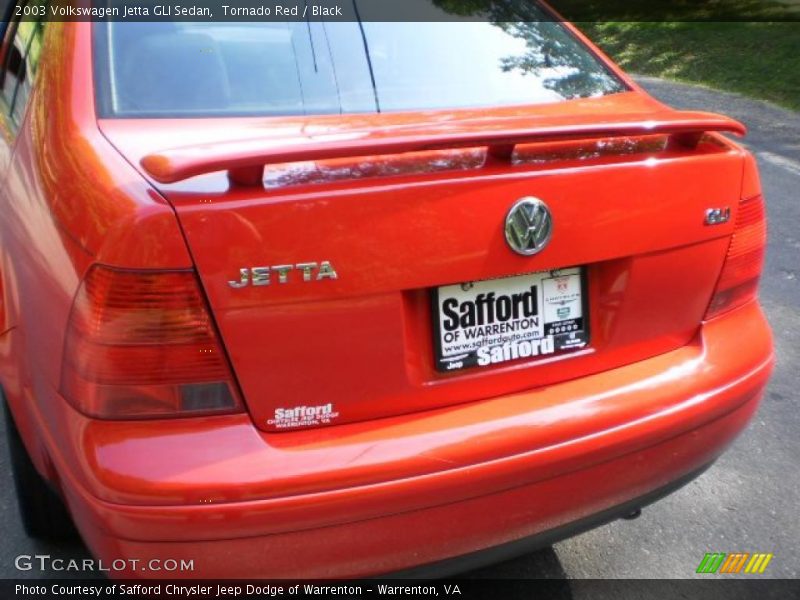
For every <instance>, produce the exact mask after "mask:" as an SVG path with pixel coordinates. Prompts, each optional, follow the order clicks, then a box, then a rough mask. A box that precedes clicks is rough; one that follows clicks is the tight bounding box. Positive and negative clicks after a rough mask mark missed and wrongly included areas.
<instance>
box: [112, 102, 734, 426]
mask: <svg viewBox="0 0 800 600" xmlns="http://www.w3.org/2000/svg"><path fill="white" fill-rule="evenodd" d="M101 127H102V129H103V131H104V133H105V134H106V135H107V136H108V137H109V139H110V140H111V141H112V142H113V143H114V144H115V145H116V146H117V147H118V148H119V149H120V151H121V152H122V153H123V154H124V155H125V156H126V157H128V159H129V160H130V161H131V162H132V163H133V164H135V165H137V167H138V168H140V170H141V172H142V173H143V175H144V176H146V177H148V178H149V179H150V180H151V181H152V182H153V184H154V185H155V186H156V187H157V188H158V189H159V190H160V191H161V192H162V193H163V194H164V195H165V196H166V197H167V198H168V199H169V200H170V201H171V202H172V204H173V206H174V207H175V210H176V212H177V215H178V219H179V221H180V223H181V226H182V228H183V231H184V235H185V237H186V241H187V244H188V247H189V249H190V251H191V253H192V255H193V258H194V260H195V263H196V267H197V270H198V273H199V275H200V278H201V281H202V283H203V286H204V288H205V291H206V293H207V295H208V299H209V302H210V305H211V307H212V309H213V311H214V315H215V318H216V320H217V324H218V326H219V329H220V333H221V336H222V338H223V340H224V343H225V346H226V348H227V351H228V353H229V356H230V358H231V362H232V364H233V368H234V370H235V372H236V375H237V378H238V380H239V383H240V385H241V387H242V391H243V395H244V397H245V400H246V403H247V406H248V408H249V410H250V413H251V415H252V416H253V419H254V422H255V423H256V424H257V425H258V426H259V427H261V428H263V429H265V430H281V429H285V428H287V427H295V426H300V427H306V426H318V425H326V424H336V423H344V422H351V421H358V420H365V419H372V418H379V417H388V416H392V415H397V414H402V413H407V412H412V411H419V410H430V409H435V408H441V407H444V406H447V405H450V404H454V403H460V402H468V401H472V400H476V399H481V398H487V397H492V396H499V395H502V394H508V393H511V392H515V391H519V390H523V389H529V388H531V387H536V386H546V385H550V384H553V383H556V382H559V381H564V380H567V379H574V378H578V377H581V376H584V375H587V374H590V373H594V372H598V371H602V370H607V369H611V368H613V367H615V366H619V365H622V364H626V363H630V362H634V361H636V360H641V359H643V358H645V357H648V356H653V355H655V354H659V353H663V352H666V351H669V350H672V349H674V348H676V347H678V346H680V345H684V344H686V343H688V342H690V340H691V339H692V337H693V335H694V334H695V332H696V330H697V327H698V325H699V323H700V322H701V320H702V318H703V314H704V312H705V309H706V307H707V306H708V302H709V299H710V297H711V295H712V292H713V289H714V285H715V283H716V280H717V278H718V276H719V272H720V269H721V266H722V263H723V261H724V258H725V252H726V250H727V246H728V239H729V237H730V234H731V227H732V224H731V223H722V224H720V225H718V226H715V227H709V226H707V225H706V224H705V221H704V217H705V212H706V211H707V210H709V209H713V208H721V207H726V206H729V207H732V208H733V209H734V210H735V207H736V204H737V201H738V196H739V194H740V191H741V190H740V188H741V175H742V158H741V154H740V152H739V151H738V150H736V149H734V148H732V147H731V146H730V145H727V144H726V143H724V142H723V141H722V140H721V139H720V138H718V137H716V136H709V135H706V132H708V131H714V130H723V131H732V132H737V133H742V132H743V128H742V127H741V125H739V124H737V123H735V122H734V121H731V120H729V119H725V118H724V117H718V116H715V115H706V114H697V113H680V112H677V111H669V110H668V109H665V108H664V107H663V106H661V105H659V104H657V103H655V101H652V100H650V99H649V98H646V97H645V96H643V95H641V94H638V93H625V94H619V95H616V96H609V97H605V98H597V99H587V100H579V101H574V102H569V103H565V104H560V105H553V106H543V107H536V108H511V109H509V108H506V109H497V110H491V111H474V110H473V111H455V112H454V111H436V112H428V113H404V114H395V115H369V116H352V117H343V116H337V117H303V118H296V117H295V118H284V119H277V118H272V119H234V120H231V119H227V120H225V119H219V120H181V121H126V120H104V121H102V122H101ZM265 165H267V169H266V172H265V171H264V166H265ZM526 197H535V198H538V199H541V200H543V201H544V202H545V203H546V205H547V206H548V207H549V210H550V213H551V218H552V224H553V233H552V239H551V240H550V243H549V244H548V245H547V247H546V248H545V249H544V250H542V251H541V252H539V253H538V254H536V255H534V256H523V255H521V254H519V253H516V252H514V251H512V250H511V248H510V247H509V242H508V241H507V239H506V236H505V229H504V228H505V222H506V218H507V215H508V213H509V210H510V209H511V208H512V206H513V205H514V204H515V203H517V202H518V201H519V200H520V199H521V198H526ZM569 268H572V269H579V270H577V271H576V270H566V269H569ZM542 272H544V273H547V276H546V277H545V276H536V277H538V279H535V285H536V286H543V285H544V284H543V283H542V279H545V278H547V279H554V278H559V277H560V278H569V277H570V276H571V275H572V274H575V275H576V276H577V277H578V278H579V279H578V284H577V285H579V287H580V294H581V301H582V303H583V304H582V309H583V310H585V314H582V316H581V318H583V319H584V320H585V323H583V324H582V327H583V328H584V329H585V330H586V331H585V334H586V339H585V340H583V341H585V342H586V343H580V344H576V345H575V347H574V348H572V349H571V350H570V351H565V352H556V353H550V352H548V353H546V356H522V357H516V359H513V357H512V360H507V361H506V360H503V361H500V362H498V363H496V364H495V363H492V364H488V365H486V366H483V367H478V366H473V367H472V368H460V367H461V366H459V367H458V368H456V369H454V370H453V371H451V372H447V369H446V368H444V369H443V368H442V364H439V363H438V362H437V360H436V356H437V352H438V351H440V350H441V348H439V347H438V346H440V345H441V340H442V338H441V333H442V332H441V325H442V323H443V321H442V317H441V315H440V314H439V312H440V308H439V305H438V304H437V303H436V302H435V299H436V296H437V293H438V294H450V295H454V294H455V295H458V294H457V290H458V289H459V288H460V289H463V290H464V293H469V289H472V288H474V287H475V286H477V288H476V289H480V288H481V286H487V285H488V286H489V287H487V290H490V289H494V288H492V286H494V285H495V283H489V284H486V283H485V282H486V281H487V280H496V279H498V278H508V277H512V276H518V275H520V274H532V273H542ZM267 281H269V285H266V282H267ZM526 281H527V280H524V281H523V282H522V283H525V282H526ZM531 281H534V280H531ZM482 282H483V283H482ZM497 285H498V286H500V287H499V288H498V289H499V290H501V291H502V289H505V288H503V287H502V286H504V285H511V284H509V283H508V282H506V283H503V282H499V283H497ZM520 285H522V284H520ZM565 285H566V286H567V287H569V286H573V285H575V278H574V277H572V279H571V280H570V283H568V284H565ZM443 286H455V287H445V288H444V289H442V290H440V289H439V288H440V287H443ZM512 287H513V286H512ZM508 289H511V288H508ZM516 289H517V291H518V293H523V292H524V290H525V289H526V288H525V287H524V286H523V287H518V288H516ZM572 292H574V290H572V291H571V293H572ZM499 293H500V292H498V294H499ZM445 364H447V363H445Z"/></svg>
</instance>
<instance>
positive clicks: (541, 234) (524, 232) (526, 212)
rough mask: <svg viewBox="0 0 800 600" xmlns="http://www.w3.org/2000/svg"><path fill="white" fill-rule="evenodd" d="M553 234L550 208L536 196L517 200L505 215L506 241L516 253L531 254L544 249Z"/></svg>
mask: <svg viewBox="0 0 800 600" xmlns="http://www.w3.org/2000/svg"><path fill="white" fill-rule="evenodd" d="M552 235H553V219H552V217H551V216H550V209H549V208H547V205H546V204H545V203H544V202H542V201H541V200H539V199H538V198H533V197H527V198H522V199H520V200H517V202H516V203H515V204H514V206H512V207H511V210H509V211H508V216H507V217H506V242H508V245H509V247H510V248H511V249H512V250H513V251H514V252H516V253H517V254H522V255H523V256H533V255H534V254H537V253H539V252H541V251H542V250H544V247H545V246H547V243H548V242H549V241H550V237H551V236H552Z"/></svg>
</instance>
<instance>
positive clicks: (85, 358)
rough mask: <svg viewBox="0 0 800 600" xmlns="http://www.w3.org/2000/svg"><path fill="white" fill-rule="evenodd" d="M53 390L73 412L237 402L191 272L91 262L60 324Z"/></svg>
mask: <svg viewBox="0 0 800 600" xmlns="http://www.w3.org/2000/svg"><path fill="white" fill-rule="evenodd" d="M61 392H62V394H63V395H64V397H65V398H66V399H67V400H69V401H70V402H71V403H72V404H73V405H74V406H75V407H76V408H77V409H78V410H80V411H81V412H83V413H85V414H87V415H90V416H93V417H99V418H106V419H130V418H146V417H166V416H181V415H193V414H205V413H217V412H231V411H236V410H240V406H241V405H240V402H239V401H238V394H237V391H236V385H235V383H234V381H233V375H232V373H231V369H230V366H229V365H228V359H227V357H226V356H225V353H224V351H223V349H222V345H221V344H220V341H219V336H218V335H217V332H216V329H215V327H214V323H213V321H212V319H211V315H210V314H209V310H208V307H207V306H206V302H205V300H204V298H203V294H202V292H201V290H200V286H199V284H198V282H197V279H196V277H195V274H194V272H192V271H166V272H160V271H123V270H117V269H111V268H108V267H104V266H99V265H96V266H94V267H92V268H91V269H90V270H89V272H88V274H87V275H86V278H85V279H84V281H83V284H82V285H81V287H80V290H79V291H78V295H77V296H76V298H75V302H74V305H73V307H72V314H71V316H70V321H69V326H68V327H67V338H66V343H65V346H64V363H63V370H62V374H61Z"/></svg>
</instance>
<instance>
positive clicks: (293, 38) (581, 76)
mask: <svg viewBox="0 0 800 600" xmlns="http://www.w3.org/2000/svg"><path fill="white" fill-rule="evenodd" d="M354 1H355V2H356V4H358V3H359V2H363V1H364V0H354ZM431 1H433V0H431ZM514 4H516V3H514ZM520 6H521V7H522V8H520ZM520 6H516V7H515V12H514V14H515V15H519V14H520V13H521V12H522V13H524V16H525V18H526V19H527V18H530V20H526V21H515V22H486V21H474V20H469V19H462V20H460V21H459V20H453V18H452V16H451V17H449V18H450V20H449V21H444V20H443V21H442V22H424V23H419V22H417V23H397V22H391V23H387V22H371V21H361V22H335V23H333V22H284V23H252V22H251V23H188V22H186V23H180V22H169V23H125V22H120V23H117V22H111V23H102V24H96V25H95V31H96V39H95V61H96V65H97V67H98V68H97V71H96V72H97V73H98V82H97V83H98V104H99V107H100V111H101V114H102V115H103V116H106V117H108V116H118V117H194V116H250V115H252V116H265V115H310V114H337V113H374V112H388V111H405V110H427V109H443V108H467V107H482V106H503V105H530V104H542V103H549V102H557V101H562V100H569V99H573V98H585V97H592V96H602V95H606V94H612V93H616V92H620V91H624V90H625V89H626V88H625V85H624V84H623V83H622V82H621V81H620V80H619V79H618V78H616V77H615V76H614V75H613V74H612V73H610V72H609V71H608V70H607V69H606V68H605V67H604V65H603V64H602V63H601V62H600V61H599V60H598V59H597V58H596V57H595V56H594V55H593V54H592V53H591V52H590V51H589V50H588V49H587V48H586V47H584V46H583V45H582V44H581V43H580V42H579V41H578V40H577V39H576V38H575V37H573V36H572V34H571V33H570V32H569V31H567V30H566V29H565V28H564V27H563V26H562V25H561V24H560V23H558V22H553V21H549V20H547V18H548V15H546V14H545V13H544V12H543V11H542V9H540V8H538V7H537V6H535V5H534V4H532V3H529V2H524V3H523V4H521V5H520ZM431 10H440V9H439V8H434V7H431ZM444 16H445V15H443V17H444Z"/></svg>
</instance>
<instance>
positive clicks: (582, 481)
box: [59, 303, 772, 578]
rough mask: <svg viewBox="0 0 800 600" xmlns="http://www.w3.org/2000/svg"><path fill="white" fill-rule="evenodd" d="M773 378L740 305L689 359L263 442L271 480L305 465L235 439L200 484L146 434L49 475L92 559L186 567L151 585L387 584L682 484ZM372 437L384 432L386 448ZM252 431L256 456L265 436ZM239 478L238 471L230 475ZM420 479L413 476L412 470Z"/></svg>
mask: <svg viewBox="0 0 800 600" xmlns="http://www.w3.org/2000/svg"><path fill="white" fill-rule="evenodd" d="M771 367H772V340H771V335H770V332H769V327H768V325H767V324H766V321H765V320H764V317H763V314H762V313H761V310H760V309H759V307H758V306H757V305H756V304H755V303H753V304H751V305H748V306H746V307H743V308H742V309H740V310H737V311H735V313H731V314H729V315H727V316H725V317H722V318H720V319H717V320H715V321H713V322H710V323H707V324H705V325H704V326H703V327H702V328H701V331H700V333H699V335H698V337H697V339H696V341H695V342H694V343H693V344H691V345H689V346H687V347H685V348H682V349H680V350H677V351H675V352H671V353H669V354H667V355H663V356H660V357H657V358H654V359H650V360H648V361H642V362H639V363H636V364H634V365H630V366H627V367H622V368H620V369H615V370H613V371H609V372H606V373H602V374H599V375H595V376H591V377H586V378H583V379H582V380H580V381H579V382H569V383H565V384H561V385H557V386H551V387H549V388H547V389H545V390H536V391H532V392H530V393H526V394H519V395H515V396H509V397H506V398H499V399H492V400H488V401H485V402H481V403H473V404H472V405H469V406H462V407H454V408H452V409H447V410H441V411H435V414H431V415H425V416H422V415H410V416H407V417H398V418H396V419H391V420H386V421H389V423H378V422H375V423H373V424H359V425H358V427H356V426H342V427H340V428H332V429H331V430H329V431H328V432H325V433H323V432H318V433H317V434H316V437H317V441H316V442H314V441H313V440H314V437H310V438H308V439H306V438H303V440H304V443H302V444H301V443H297V440H296V439H295V443H294V444H290V443H288V441H285V442H284V443H286V444H287V445H286V446H285V447H282V448H279V449H280V450H281V452H282V454H279V453H276V449H275V446H274V444H275V443H278V442H280V441H281V440H288V439H289V438H269V440H270V442H272V445H271V446H270V447H269V448H267V446H266V445H265V446H264V449H263V452H264V453H267V454H268V456H269V457H270V458H271V459H276V460H277V458H278V457H279V456H283V455H284V454H285V455H287V456H288V457H289V458H287V459H286V461H287V462H285V463H284V464H283V466H285V465H291V464H295V465H305V468H306V470H305V471H302V472H299V471H298V472H295V473H285V472H281V471H280V468H281V466H282V465H275V464H273V465H269V464H268V463H267V462H264V456H263V455H260V454H256V453H254V452H255V450H254V448H255V447H251V446H248V445H247V443H246V436H245V435H244V432H245V430H243V429H235V431H238V432H239V433H240V434H241V435H240V437H239V438H232V437H228V438H227V439H228V442H229V444H231V445H232V446H233V449H232V448H230V447H225V448H216V449H215V448H211V449H210V453H209V454H208V455H207V456H208V457H207V458H206V463H207V465H206V468H205V469H203V470H200V471H197V470H194V471H188V470H187V468H188V463H186V464H182V463H181V461H180V457H181V456H182V454H181V453H180V452H177V451H175V450H176V448H177V447H178V445H177V444H176V441H175V439H172V442H171V443H172V446H171V447H170V445H169V444H167V443H166V442H165V439H164V438H161V437H159V435H158V434H157V432H154V433H153V435H152V437H151V438H149V439H144V440H142V439H138V438H136V439H133V440H131V439H128V440H127V446H126V445H125V442H119V443H118V444H122V447H123V449H124V450H125V452H110V451H109V450H108V444H105V445H104V444H103V442H102V440H103V439H105V438H103V436H102V435H99V434H97V435H93V436H92V435H87V434H86V433H87V432H84V440H85V441H86V443H85V444H83V445H82V451H83V452H84V453H85V455H84V460H83V461H82V464H83V465H85V466H86V467H85V468H86V471H85V472H84V473H82V474H77V473H73V472H70V471H69V469H66V470H65V471H62V469H59V471H61V473H60V475H61V480H62V487H63V491H64V493H65V496H66V498H67V500H68V503H69V505H70V508H71V510H72V512H73V515H74V516H75V520H76V522H77V524H78V527H79V529H80V530H81V533H82V534H83V535H84V538H85V539H86V541H87V543H88V545H89V546H90V548H91V549H92V551H93V553H94V554H96V555H97V556H98V557H100V558H102V559H103V560H104V561H105V562H111V561H112V560H114V559H119V558H126V559H136V560H139V561H143V562H145V561H149V560H151V559H162V558H172V559H178V560H180V559H186V560H193V561H194V571H191V572H183V573H179V574H177V573H173V572H148V573H146V575H147V576H152V577H158V576H171V577H174V576H176V575H179V576H181V577H184V576H186V577H205V578H233V577H242V578H253V577H258V578H327V577H361V576H368V575H375V574H380V573H387V572H397V571H403V570H407V569H412V568H414V567H416V566H418V565H424V564H429V563H436V562H439V561H443V560H447V559H450V558H452V557H458V556H462V555H469V554H471V553H474V552H476V551H480V550H484V549H488V548H492V547H496V546H501V545H504V544H509V543H514V542H515V541H517V540H522V539H524V538H529V537H531V536H542V535H545V537H544V538H542V537H540V538H539V539H540V541H541V540H547V539H549V538H548V537H547V535H548V534H547V532H551V533H552V532H554V531H562V532H564V531H565V530H564V529H562V528H564V527H565V526H567V525H569V524H571V523H579V524H580V523H582V522H583V523H585V522H587V521H586V519H591V518H592V517H593V516H597V515H601V516H603V515H611V513H608V512H606V511H609V510H610V509H612V508H613V507H619V506H623V507H625V506H627V505H628V504H629V503H631V502H632V501H633V502H634V503H636V502H638V501H639V499H640V498H642V497H648V495H651V494H653V493H654V491H656V490H659V489H662V488H665V486H667V487H668V486H670V485H672V484H674V483H675V482H680V481H682V480H683V479H684V478H686V477H687V476H690V475H691V474H692V473H695V472H697V471H698V470H699V469H702V468H703V467H704V466H706V465H708V464H709V463H711V462H712V461H713V460H714V459H715V458H716V457H717V456H719V454H721V453H722V451H723V450H724V449H725V448H726V447H727V446H728V445H729V444H730V443H731V441H732V440H733V439H734V438H735V437H736V436H737V435H738V434H739V433H740V432H741V430H742V429H743V428H744V427H745V426H746V424H747V422H748V421H749V419H750V418H751V416H752V415H753V413H754V412H755V410H756V408H757V406H758V403H759V401H760V398H761V395H762V393H763V389H764V386H765V385H766V382H767V380H768V377H769V373H770V370H771ZM205 425H207V424H203V423H202V422H197V424H196V427H197V428H198V429H197V432H195V439H194V440H192V441H193V442H194V443H195V445H194V446H193V448H194V449H195V451H196V452H200V453H201V454H202V453H203V452H205V451H206V447H205V446H204V445H203V443H204V441H205V438H204V437H203V435H204V434H203V432H204V431H205V430H204V427H205ZM237 427H238V425H237ZM250 428H251V429H252V426H250ZM347 428H350V429H347ZM334 430H336V432H337V435H338V437H336V438H333V437H331V434H330V432H331V431H334ZM376 431H377V432H380V433H381V434H383V435H385V436H387V437H386V440H385V442H384V443H383V445H381V440H379V439H377V438H376V437H375V436H376V435H377V433H375V432H376ZM446 434H449V437H448V436H447V435H446ZM254 435H259V436H260V437H259V439H261V440H262V441H261V443H262V444H264V440H265V439H266V438H265V437H264V436H263V434H254ZM292 435H293V434H292ZM221 439H224V438H221ZM91 440H94V443H90V441H91ZM98 440H99V441H98ZM186 440H189V438H185V440H184V441H186ZM243 440H244V441H243ZM359 440H360V441H361V442H362V445H361V446H358V445H355V444H356V443H357V442H359ZM364 440H366V442H365V441H364ZM445 441H447V444H445V443H444V442H445ZM198 443H199V444H200V445H197V444H198ZM137 444H139V446H137ZM142 444H156V445H157V446H158V445H159V444H161V445H160V446H158V448H157V450H158V452H159V453H160V456H161V459H160V462H158V461H154V462H153V463H152V465H151V468H150V471H149V473H150V477H149V478H148V477H147V471H146V470H143V471H136V464H137V460H141V457H140V456H137V455H136V454H135V453H136V452H137V450H139V451H140V450H141V448H142V447H143V446H142ZM354 445H355V446H354ZM354 447H355V448H359V449H360V450H359V453H358V454H357V455H356V454H353V448H354ZM320 448H321V449H322V450H324V452H325V453H326V454H327V456H328V457H329V458H328V460H327V461H326V462H325V463H324V464H323V465H322V466H323V467H325V466H326V465H327V466H328V467H329V468H328V469H327V471H329V473H328V478H327V479H326V478H325V477H322V476H320V477H319V478H317V479H316V480H314V478H313V477H311V475H310V474H311V473H313V472H315V471H314V469H315V468H316V469H319V468H320V465H319V464H315V465H311V464H309V462H308V461H309V460H310V458H314V460H315V461H316V462H319V461H320V460H322V458H320V455H319V454H318V453H317V452H318V451H319V450H320ZM171 449H172V450H173V452H171V453H170V450H171ZM232 452H233V454H234V455H232ZM304 452H305V453H308V454H307V457H306V461H307V462H302V461H301V458H302V455H303V453H304ZM370 453H371V458H370V460H368V461H367V460H366V459H365V458H364V457H365V456H370ZM215 456H216V457H217V458H214V457H215ZM126 457H127V458H126ZM348 458H349V460H350V462H349V464H350V465H352V466H351V468H349V469H348ZM402 459H405V460H402ZM470 459H471V460H470ZM292 460H293V461H294V462H292ZM420 461H423V462H420ZM433 463H437V464H438V466H437V467H436V468H433V467H432V466H431V465H432V464H433ZM246 464H249V465H251V469H246V468H244V467H239V465H246ZM231 465H237V468H236V469H232V468H231ZM252 465H255V466H256V467H258V469H259V470H260V471H261V470H263V471H265V472H266V473H267V475H270V476H271V477H272V481H273V482H274V484H275V485H274V488H273V490H272V493H271V494H268V495H265V497H261V498H252V499H250V498H249V497H248V496H247V495H246V494H247V493H248V490H252V489H253V488H258V487H259V486H260V485H262V481H261V479H258V480H256V479H253V471H252ZM419 465H425V468H422V469H420V472H419V473H417V474H413V473H412V472H410V470H411V469H413V468H418V467H419ZM403 469H406V470H403ZM132 473H136V477H135V478H134V477H132V476H131V474H132ZM331 473H333V475H335V478H338V480H339V481H338V485H337V484H336V481H332V480H331V477H332V475H331ZM126 474H127V477H126ZM381 474H382V476H381ZM265 476H266V475H262V477H265ZM292 477H293V478H292ZM282 478H283V479H282ZM287 478H288V479H287ZM335 478H334V479H335ZM237 480H238V487H239V488H241V492H240V495H239V496H238V497H236V498H235V499H229V500H227V501H224V500H223V501H221V500H219V499H218V498H213V494H212V492H213V489H215V487H214V486H216V488H217V489H224V490H226V493H228V494H229V498H231V497H232V496H231V495H230V494H232V492H227V490H230V489H235V488H236V485H237ZM87 481H88V484H87V483H86V482H87ZM192 482H194V487H192ZM159 483H160V485H161V486H162V489H163V490H164V491H165V492H164V497H163V498H162V499H161V502H160V503H150V504H145V503H136V501H135V498H133V493H134V492H135V490H136V489H140V490H143V492H146V493H147V494H152V493H153V492H152V489H156V488H157V486H158V485H159ZM192 489H194V490H196V495H195V496H191V495H190V494H191V490H192ZM170 493H172V496H170ZM261 493H262V494H263V492H261ZM203 495H206V496H209V499H208V501H204V500H203V497H202V496H203ZM641 501H642V502H644V500H641ZM167 502H171V503H167ZM534 539H535V538H534ZM540 543H541V542H540ZM112 575H114V576H119V577H133V576H141V575H142V573H141V572H137V571H125V570H123V571H119V572H115V573H113V574H112Z"/></svg>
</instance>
